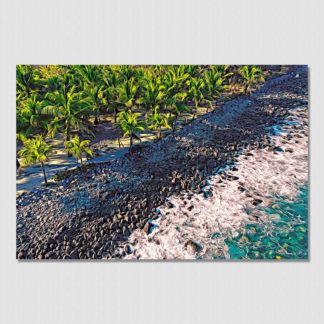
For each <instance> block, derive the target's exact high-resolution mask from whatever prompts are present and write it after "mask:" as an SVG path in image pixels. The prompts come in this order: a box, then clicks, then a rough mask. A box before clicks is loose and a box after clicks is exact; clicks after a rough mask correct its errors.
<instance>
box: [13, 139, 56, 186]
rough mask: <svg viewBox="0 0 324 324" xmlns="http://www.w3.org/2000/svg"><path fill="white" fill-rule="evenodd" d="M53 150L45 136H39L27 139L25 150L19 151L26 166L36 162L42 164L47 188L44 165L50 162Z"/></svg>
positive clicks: (24, 145)
mask: <svg viewBox="0 0 324 324" xmlns="http://www.w3.org/2000/svg"><path fill="white" fill-rule="evenodd" d="M51 150H52V147H51V146H50V145H48V144H47V143H46V142H45V140H44V139H43V136H42V135H37V136H36V137H35V138H31V139H26V140H25V141H24V144H23V148H22V149H21V150H20V151H19V156H20V157H22V158H23V159H24V164H25V165H29V164H32V163H35V162H39V163H40V165H41V168H42V171H43V175H44V180H45V185H46V186H47V179H46V173H45V167H44V163H45V162H46V161H48V155H49V153H50V151H51Z"/></svg>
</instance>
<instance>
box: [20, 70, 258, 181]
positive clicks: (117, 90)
mask: <svg viewBox="0 0 324 324" xmlns="http://www.w3.org/2000/svg"><path fill="white" fill-rule="evenodd" d="M262 82H264V72H263V71H262V69H261V68H259V67H256V66H226V65H214V66H210V65H208V66H207V65H206V66H203V65H150V66H145V65H18V66H17V68H16V89H17V95H16V103H17V105H16V107H17V108H16V114H17V143H18V145H19V148H21V151H20V153H19V155H20V156H21V157H24V158H25V160H26V163H27V162H28V163H33V162H32V161H34V162H39V163H41V165H42V168H43V167H44V162H45V161H46V160H47V159H48V158H49V149H48V147H49V146H47V144H46V139H47V138H50V137H55V136H61V137H62V139H63V140H64V142H65V149H66V151H67V152H68V153H69V154H72V155H73V156H75V157H76V158H78V159H80V161H81V170H83V161H82V154H83V153H84V154H88V155H89V156H90V155H91V154H89V152H90V151H88V152H87V150H90V148H89V145H90V141H89V140H91V138H93V137H95V135H96V126H97V125H98V124H100V123H102V122H105V120H107V116H108V117H109V120H110V122H112V123H113V124H114V126H115V128H116V129H117V133H118V142H119V144H120V138H121V137H126V138H128V139H129V145H130V147H132V146H133V144H134V142H135V141H138V140H141V133H143V132H144V131H147V132H151V133H152V132H153V133H154V134H155V137H156V138H157V140H159V139H161V138H162V137H163V134H166V133H168V132H170V133H172V132H174V131H175V130H176V129H177V128H178V127H179V126H181V125H183V123H184V120H185V121H187V120H189V121H190V120H194V119H195V118H196V117H197V114H198V111H199V110H200V111H201V108H203V109H205V110H204V111H205V112H209V111H211V110H213V109H215V104H216V102H217V100H218V99H219V98H225V97H226V96H228V95H230V94H231V93H230V92H233V83H235V84H236V85H238V86H239V88H240V89H241V93H247V94H249V93H251V92H252V91H253V89H256V88H257V87H258V86H259V84H261V83H262ZM184 117H185V118H184ZM188 117H189V119H188ZM45 157H46V158H45ZM44 175H45V172H44Z"/></svg>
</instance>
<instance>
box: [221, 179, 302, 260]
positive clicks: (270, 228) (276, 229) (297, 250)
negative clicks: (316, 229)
mask: <svg viewBox="0 0 324 324" xmlns="http://www.w3.org/2000/svg"><path fill="white" fill-rule="evenodd" d="M270 205H271V207H268V208H265V209H263V210H261V209H260V214H261V212H265V213H266V214H267V215H268V216H269V217H268V218H269V219H268V220H265V219H264V217H260V220H259V222H256V223H252V224H248V225H247V226H246V228H245V229H244V230H243V231H242V233H241V234H240V235H238V236H237V237H235V238H233V239H226V240H225V243H226V244H227V246H228V249H229V254H230V257H231V259H277V260H280V259H308V185H307V184H305V185H304V186H302V187H301V188H300V189H299V192H298V194H297V196H296V197H295V199H293V200H289V199H287V198H286V197H282V196H274V197H273V202H272V204H270Z"/></svg>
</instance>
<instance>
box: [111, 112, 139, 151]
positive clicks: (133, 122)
mask: <svg viewBox="0 0 324 324" xmlns="http://www.w3.org/2000/svg"><path fill="white" fill-rule="evenodd" d="M140 116H141V114H140V113H133V112H132V111H131V110H125V111H122V112H120V113H119V114H118V119H117V123H118V126H119V128H120V129H121V131H122V133H123V137H129V146H130V148H131V147H132V145H133V141H134V140H140V138H139V137H138V135H137V133H139V132H142V131H144V129H145V124H144V122H142V121H139V120H138V117H140Z"/></svg>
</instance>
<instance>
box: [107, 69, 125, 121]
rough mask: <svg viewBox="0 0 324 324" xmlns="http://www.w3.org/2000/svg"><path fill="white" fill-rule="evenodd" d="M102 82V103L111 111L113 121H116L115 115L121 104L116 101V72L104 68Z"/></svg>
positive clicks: (117, 81)
mask: <svg viewBox="0 0 324 324" xmlns="http://www.w3.org/2000/svg"><path fill="white" fill-rule="evenodd" d="M103 74H104V77H103V82H104V87H105V89H104V90H103V103H104V104H105V105H106V106H107V110H108V111H111V112H112V113H113V117H114V123H115V124H116V123H117V115H118V112H119V107H120V106H121V104H120V103H119V102H118V92H117V87H118V86H119V84H120V80H119V79H118V77H117V73H116V72H115V71H112V70H110V69H109V70H108V69H107V70H104V72H103Z"/></svg>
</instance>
